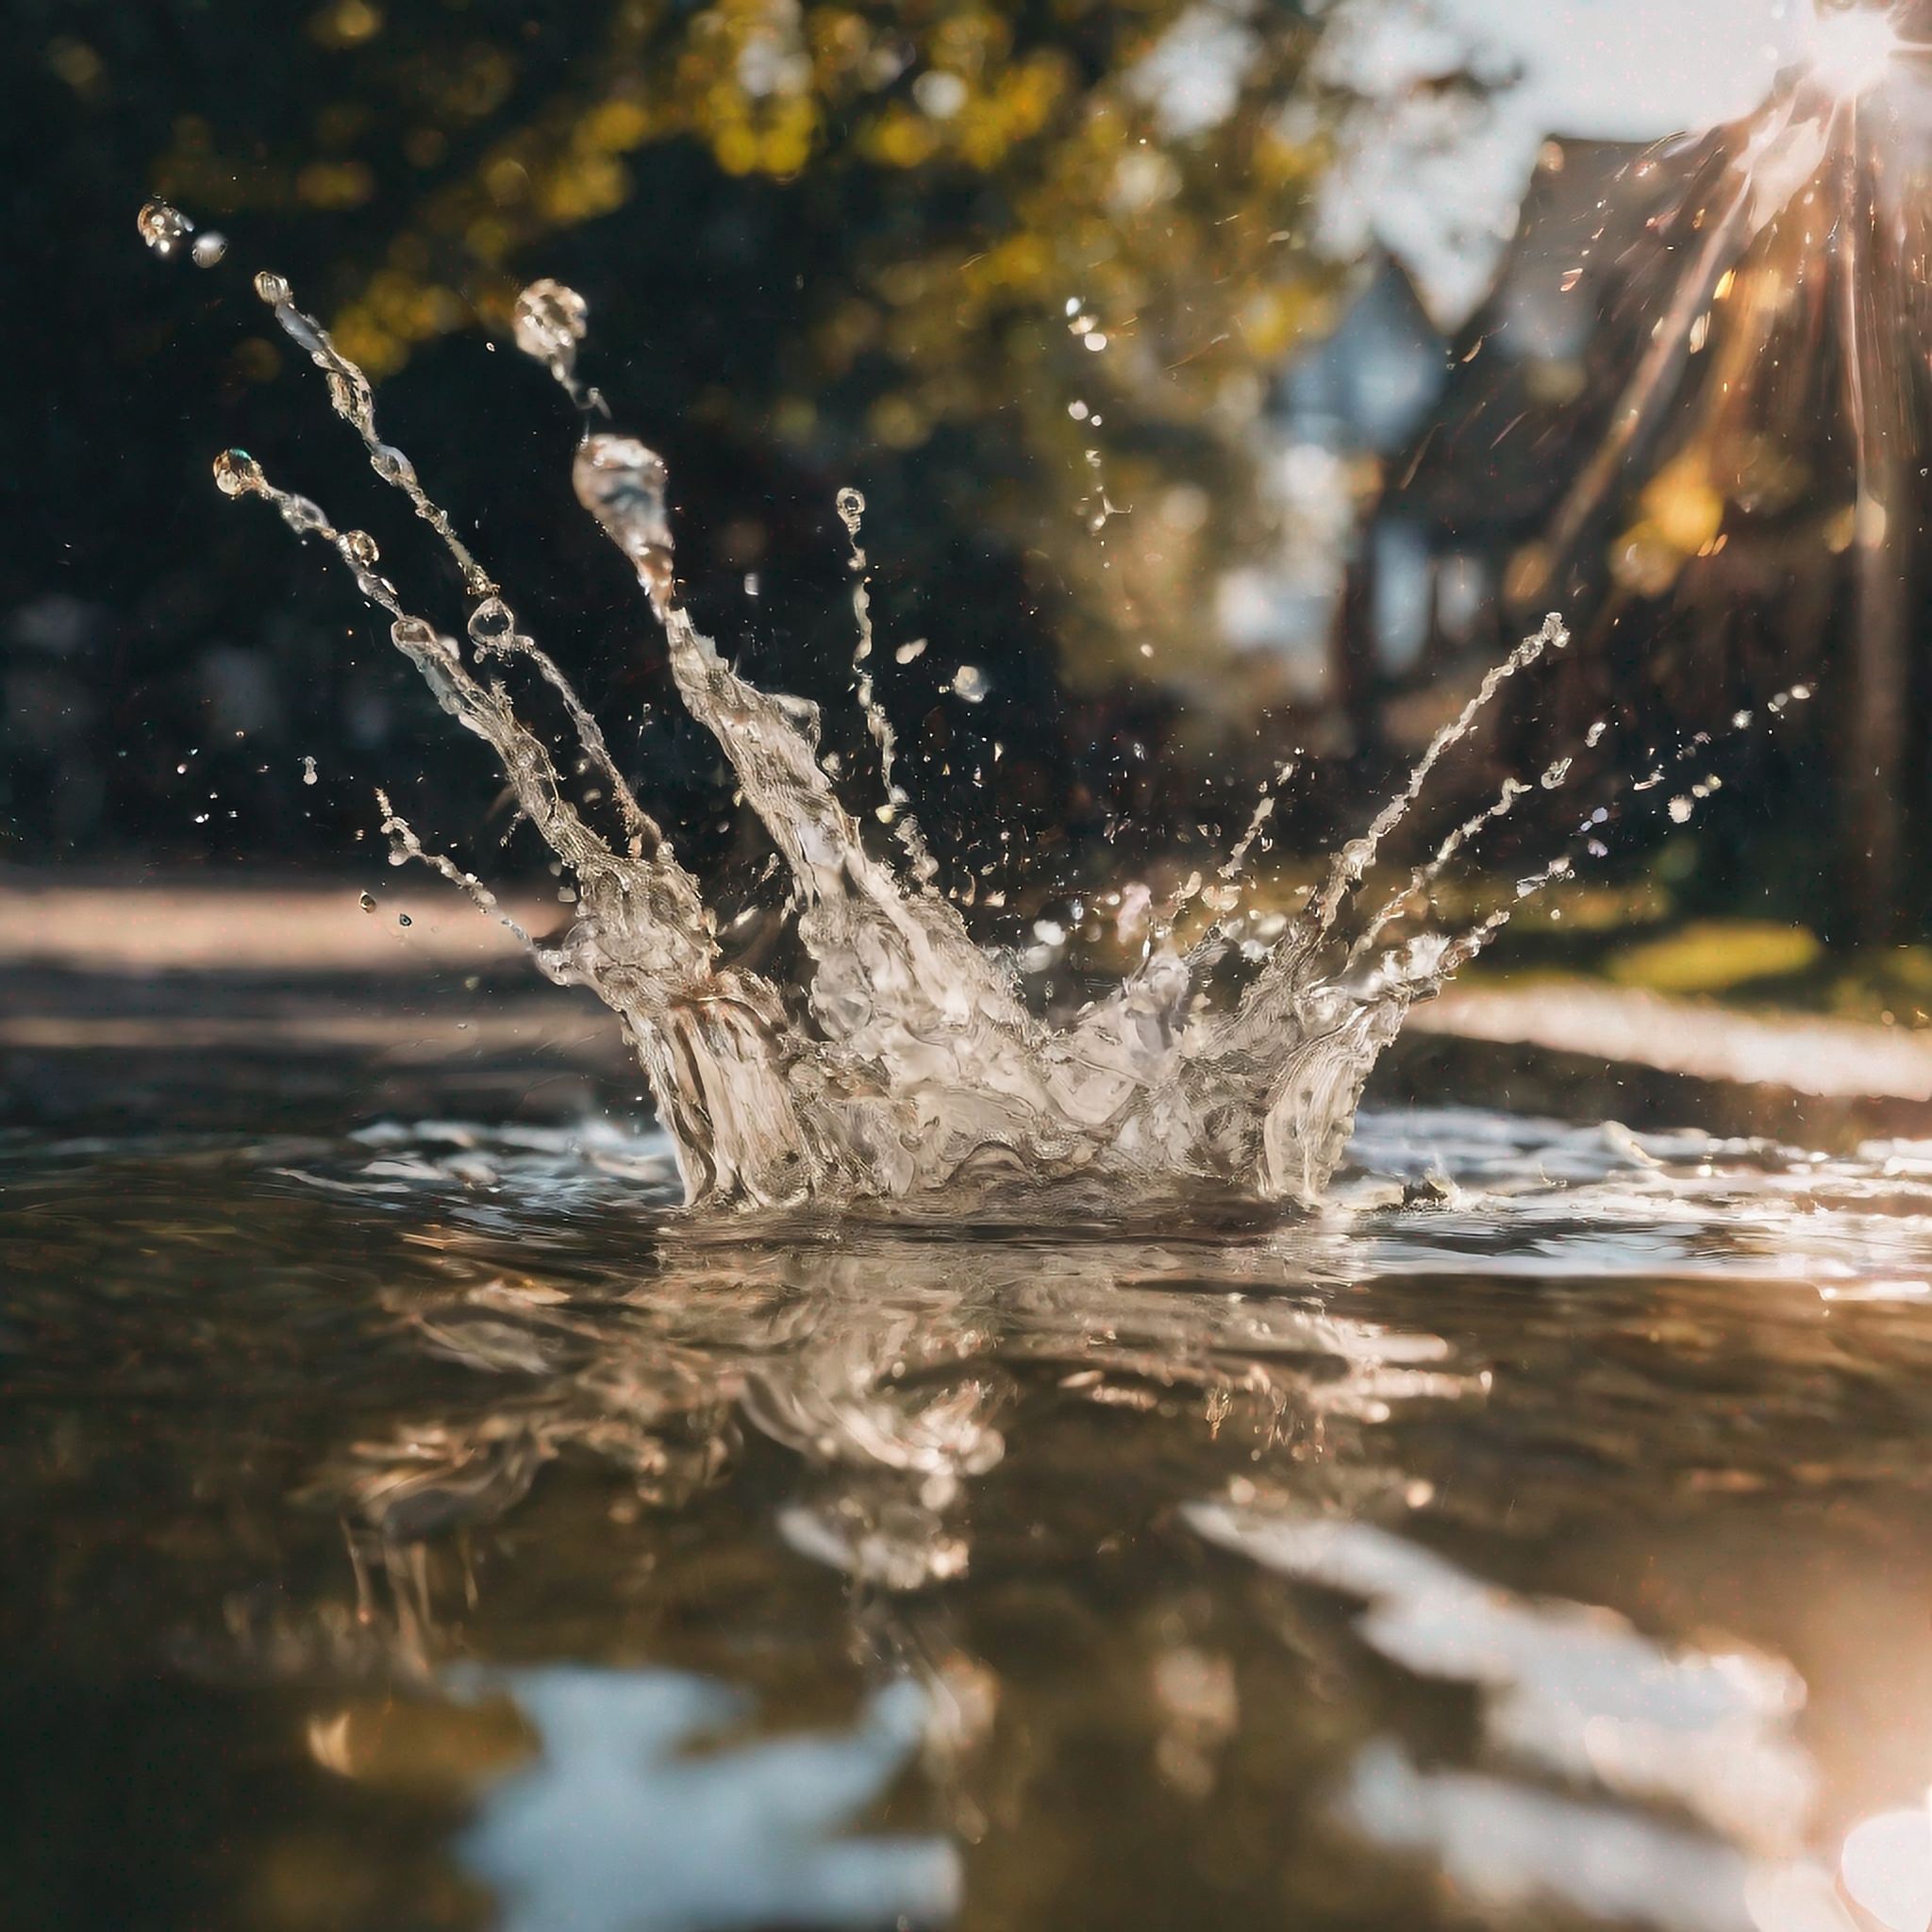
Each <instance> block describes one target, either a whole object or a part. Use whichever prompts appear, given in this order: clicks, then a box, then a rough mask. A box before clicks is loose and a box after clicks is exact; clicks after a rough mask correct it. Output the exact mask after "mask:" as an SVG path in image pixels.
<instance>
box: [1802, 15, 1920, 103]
mask: <svg viewBox="0 0 1932 1932" xmlns="http://www.w3.org/2000/svg"><path fill="white" fill-rule="evenodd" d="M1806 42H1807V44H1806V50H1805V59H1806V64H1807V67H1808V68H1809V70H1810V72H1811V75H1812V76H1813V77H1814V78H1815V79H1816V80H1817V81H1818V82H1819V84H1820V85H1821V86H1822V87H1824V88H1826V89H1827V90H1829V91H1830V92H1832V93H1834V94H1836V95H1838V96H1839V97H1840V99H1842V100H1856V99H1857V96H1858V95H1860V94H1864V93H1869V92H1871V91H1872V90H1873V89H1874V88H1875V87H1878V86H1881V85H1882V84H1883V82H1884V80H1885V77H1886V75H1887V73H1888V72H1889V71H1890V62H1891V60H1892V58H1893V57H1894V56H1895V55H1897V54H1900V53H1903V52H1904V51H1905V47H1904V43H1903V42H1901V41H1900V40H1899V37H1898V32H1897V29H1896V28H1895V27H1894V25H1892V19H1891V16H1890V13H1885V12H1880V11H1879V10H1878V9H1876V8H1867V7H1860V8H1845V9H1842V10H1841V9H1839V8H1820V9H1819V10H1818V11H1817V13H1815V14H1814V15H1813V16H1812V19H1811V24H1810V27H1809V31H1808V32H1807V35H1806Z"/></svg>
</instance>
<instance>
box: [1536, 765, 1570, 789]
mask: <svg viewBox="0 0 1932 1932" xmlns="http://www.w3.org/2000/svg"><path fill="white" fill-rule="evenodd" d="M1570 764H1571V760H1570V759H1568V758H1558V759H1557V761H1556V763H1555V764H1553V765H1552V766H1551V767H1550V768H1549V770H1548V771H1546V772H1545V773H1544V774H1543V775H1542V788H1543V790H1544V791H1555V790H1556V789H1557V786H1558V785H1560V784H1561V783H1562V782H1563V780H1564V779H1565V778H1567V777H1568V776H1569V775H1570Z"/></svg>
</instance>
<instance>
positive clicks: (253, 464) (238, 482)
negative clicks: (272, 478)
mask: <svg viewBox="0 0 1932 1932" xmlns="http://www.w3.org/2000/svg"><path fill="white" fill-rule="evenodd" d="M264 480H265V479H264V478H263V476H262V474H261V465H260V464H259V463H258V462H257V461H256V460H255V458H253V457H252V456H250V455H249V454H248V452H247V451H246V450H245V449H225V450H224V451H223V452H222V453H221V455H220V456H218V457H217V458H215V488H216V489H217V490H219V491H221V492H222V494H223V495H224V496H245V495H247V494H248V493H249V492H250V491H256V490H259V489H260V488H261V487H262V484H263V482H264Z"/></svg>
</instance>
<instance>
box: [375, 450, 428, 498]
mask: <svg viewBox="0 0 1932 1932" xmlns="http://www.w3.org/2000/svg"><path fill="white" fill-rule="evenodd" d="M369 467H370V468H371V469H372V470H374V471H375V474H376V475H378V476H380V477H381V478H382V480H383V481H384V482H385V483H392V484H394V485H395V486H396V487H397V488H398V489H401V490H407V489H408V487H409V485H410V484H411V483H413V482H414V481H415V480H416V466H415V464H414V463H412V462H411V461H410V460H409V459H408V457H406V456H405V455H404V454H403V453H402V451H401V450H399V449H397V448H396V447H395V446H394V444H392V443H388V442H378V443H377V444H376V445H375V448H374V449H372V450H371V451H370V452H369Z"/></svg>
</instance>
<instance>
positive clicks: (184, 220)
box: [134, 201, 194, 260]
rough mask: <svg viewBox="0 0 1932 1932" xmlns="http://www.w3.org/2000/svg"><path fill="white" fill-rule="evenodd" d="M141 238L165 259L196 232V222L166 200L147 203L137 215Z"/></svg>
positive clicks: (136, 224) (137, 225) (135, 223)
mask: <svg viewBox="0 0 1932 1932" xmlns="http://www.w3.org/2000/svg"><path fill="white" fill-rule="evenodd" d="M134 225H135V226H136V227H137V228H138V229H139V230H140V231H141V239H142V241H143V242H146V243H147V245H148V246H149V247H150V248H152V249H153V250H154V252H155V253H156V254H157V255H158V256H159V257H161V258H162V259H163V260H165V259H166V258H168V257H169V256H171V255H173V254H175V251H176V250H178V249H179V248H180V246H181V244H182V242H185V241H186V240H187V239H188V238H189V236H191V235H192V234H193V232H194V224H193V223H192V222H191V221H190V220H189V219H188V217H187V216H186V215H184V214H183V213H182V212H181V210H180V209H179V208H171V207H170V206H169V205H168V204H167V203H166V202H165V201H150V202H148V203H146V204H145V205H144V206H143V207H142V210H141V212H140V214H138V215H137V216H136V217H135V221H134Z"/></svg>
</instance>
